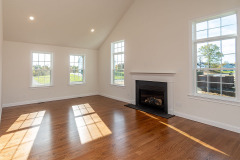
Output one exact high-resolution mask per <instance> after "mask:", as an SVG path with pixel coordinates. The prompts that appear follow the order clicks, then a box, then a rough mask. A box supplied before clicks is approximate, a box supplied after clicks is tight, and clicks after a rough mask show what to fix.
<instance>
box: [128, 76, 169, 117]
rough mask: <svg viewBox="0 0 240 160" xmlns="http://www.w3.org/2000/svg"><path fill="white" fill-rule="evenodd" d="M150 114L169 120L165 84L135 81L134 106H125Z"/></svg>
mask: <svg viewBox="0 0 240 160" xmlns="http://www.w3.org/2000/svg"><path fill="white" fill-rule="evenodd" d="M125 106H127V107H130V108H134V109H136V110H141V111H144V112H147V113H150V114H154V115H157V116H161V117H163V118H171V117H173V115H170V114H168V93H167V83H166V82H153V81H142V80H136V105H133V104H127V105H125Z"/></svg>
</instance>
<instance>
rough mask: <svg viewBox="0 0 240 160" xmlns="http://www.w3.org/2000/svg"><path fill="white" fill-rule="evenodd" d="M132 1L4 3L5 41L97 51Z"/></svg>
mask: <svg viewBox="0 0 240 160" xmlns="http://www.w3.org/2000/svg"><path fill="white" fill-rule="evenodd" d="M132 2H133V0H3V26H4V28H3V34H4V40H8V41H18V42H27V43H38V44H50V45H58V46H67V47H79V48H87V49H98V48H99V47H100V45H101V44H102V43H103V42H104V40H105V39H106V37H107V36H108V35H109V34H110V32H111V31H112V30H113V28H114V26H116V25H117V23H118V21H119V20H120V19H121V17H122V16H123V15H124V13H125V12H126V11H127V9H128V8H129V7H130V5H131V4H132ZM30 16H34V18H35V20H34V21H30V20H29V17H30ZM92 28H94V29H95V32H93V33H91V32H90V30H91V29H92Z"/></svg>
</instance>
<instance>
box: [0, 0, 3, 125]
mask: <svg viewBox="0 0 240 160" xmlns="http://www.w3.org/2000/svg"><path fill="white" fill-rule="evenodd" d="M2 43H3V23H2V0H0V122H1V115H2V50H3V47H2Z"/></svg>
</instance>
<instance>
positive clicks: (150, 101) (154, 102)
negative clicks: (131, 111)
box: [140, 89, 164, 108]
mask: <svg viewBox="0 0 240 160" xmlns="http://www.w3.org/2000/svg"><path fill="white" fill-rule="evenodd" d="M140 104H141V105H145V106H153V107H159V108H163V106H164V93H163V92H158V91H152V90H151V91H150V90H142V89H140Z"/></svg>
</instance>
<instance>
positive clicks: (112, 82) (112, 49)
mask: <svg viewBox="0 0 240 160" xmlns="http://www.w3.org/2000/svg"><path fill="white" fill-rule="evenodd" d="M121 42H124V51H123V52H117V53H115V52H114V44H116V43H121ZM119 54H123V55H124V69H123V72H124V77H123V84H122V85H121V84H117V83H114V74H113V70H114V69H113V68H114V55H119ZM111 85H114V86H120V87H124V86H125V41H124V40H120V41H115V42H112V43H111Z"/></svg>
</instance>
